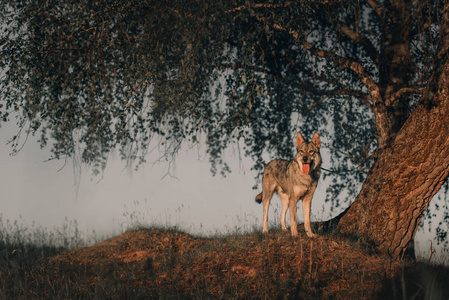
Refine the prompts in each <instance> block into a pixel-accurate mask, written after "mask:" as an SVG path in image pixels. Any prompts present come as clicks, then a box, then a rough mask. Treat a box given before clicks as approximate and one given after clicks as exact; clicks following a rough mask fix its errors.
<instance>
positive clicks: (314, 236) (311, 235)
mask: <svg viewBox="0 0 449 300" xmlns="http://www.w3.org/2000/svg"><path fill="white" fill-rule="evenodd" d="M306 234H307V236H308V237H309V238H316V237H317V235H316V234H313V233H312V232H306Z"/></svg>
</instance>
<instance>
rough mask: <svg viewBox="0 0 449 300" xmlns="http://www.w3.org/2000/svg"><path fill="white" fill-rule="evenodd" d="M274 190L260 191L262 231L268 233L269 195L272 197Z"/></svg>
mask: <svg viewBox="0 0 449 300" xmlns="http://www.w3.org/2000/svg"><path fill="white" fill-rule="evenodd" d="M273 193H274V190H268V191H267V190H264V191H263V192H262V204H263V230H262V232H263V233H268V208H269V207H270V201H271V197H273Z"/></svg>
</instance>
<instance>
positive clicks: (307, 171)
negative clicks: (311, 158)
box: [302, 164, 310, 174]
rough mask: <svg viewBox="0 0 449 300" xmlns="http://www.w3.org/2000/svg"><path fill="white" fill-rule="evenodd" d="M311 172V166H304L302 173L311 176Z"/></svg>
mask: <svg viewBox="0 0 449 300" xmlns="http://www.w3.org/2000/svg"><path fill="white" fill-rule="evenodd" d="M309 171H310V164H303V165H302V172H303V173H304V174H309Z"/></svg>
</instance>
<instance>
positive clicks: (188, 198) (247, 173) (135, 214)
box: [0, 124, 430, 256]
mask: <svg viewBox="0 0 449 300" xmlns="http://www.w3.org/2000/svg"><path fill="white" fill-rule="evenodd" d="M14 130H15V129H14V126H13V125H12V124H3V125H2V127H1V128H0V164H1V171H0V182H1V186H2V192H1V196H0V203H1V212H0V214H1V217H2V221H3V222H5V221H6V220H10V221H15V220H18V221H19V222H20V223H23V224H24V225H26V226H30V225H31V224H32V223H34V226H36V227H37V226H38V227H44V228H47V229H48V230H55V229H57V228H60V227H61V226H62V224H64V222H65V219H68V220H76V221H77V222H78V228H79V230H80V231H81V232H85V233H89V232H92V231H95V232H96V233H97V234H98V235H109V236H110V235H114V234H119V233H121V232H122V231H123V230H125V229H127V228H128V227H129V226H130V225H135V224H136V223H141V224H142V225H153V224H156V225H169V226H174V225H178V226H179V227H180V228H181V229H182V230H185V231H187V232H189V233H193V234H201V235H207V234H211V233H215V232H219V233H224V234H226V233H227V232H234V231H235V230H236V229H237V228H240V229H243V230H250V229H251V228H253V227H254V226H255V227H256V228H258V229H260V230H261V229H262V205H260V204H257V203H256V202H255V201H254V197H255V196H256V194H258V193H259V192H260V191H259V190H253V189H252V187H253V185H254V177H255V173H254V172H253V171H251V170H250V169H251V161H249V160H243V162H242V165H240V164H239V159H238V157H237V155H234V154H233V151H232V149H231V150H229V151H228V153H226V161H227V162H228V164H230V166H231V168H232V171H233V172H232V173H231V174H229V175H228V176H227V177H226V178H222V177H221V176H220V175H217V176H215V177H213V176H212V175H211V173H210V164H209V161H208V158H207V156H206V154H205V148H202V149H201V148H200V149H199V151H198V149H192V150H189V151H185V150H182V149H181V151H180V154H179V156H178V158H177V159H176V165H175V169H174V172H173V175H174V176H175V177H170V176H165V177H164V174H165V173H166V170H167V164H165V163H154V161H156V159H157V153H154V154H150V155H149V157H148V159H147V161H148V163H147V164H145V165H144V166H142V167H141V168H140V170H139V171H131V170H130V169H129V168H125V163H124V162H122V161H120V160H119V158H118V157H117V156H115V157H114V155H111V159H110V161H109V163H108V166H107V168H106V171H105V172H104V174H103V178H102V179H101V180H100V181H99V182H97V181H98V178H94V177H92V174H91V171H90V170H89V169H88V168H87V167H84V168H83V172H82V174H81V182H80V185H79V189H77V188H76V186H75V176H74V173H73V167H72V164H71V163H70V162H69V163H68V164H67V165H66V166H65V167H64V168H62V169H61V167H62V166H63V165H64V162H63V161H50V162H45V161H46V160H47V159H48V158H49V157H50V152H49V149H44V150H41V149H40V148H39V145H38V144H37V143H36V140H37V138H30V139H29V140H28V142H27V144H26V145H25V147H24V148H23V149H22V150H21V152H20V153H19V154H18V155H16V156H10V153H11V149H10V147H9V146H6V142H7V140H8V139H9V138H10V137H11V136H12V135H13V134H14ZM306 139H310V137H307V138H306ZM49 144H50V143H49ZM293 145H294V140H292V147H293ZM321 152H322V155H323V152H324V155H323V160H324V162H323V167H330V166H329V163H328V161H327V159H326V155H325V153H326V149H322V151H321ZM60 169H61V170H60ZM58 170H59V171H58ZM325 190H326V183H325V182H324V181H323V180H321V181H320V183H319V184H318V188H317V191H316V193H315V195H314V198H313V201H312V222H313V221H314V220H317V221H321V220H326V219H328V218H329V217H330V216H329V208H328V206H329V204H326V203H325V202H324V198H325ZM271 203H272V204H271V207H270V211H269V216H270V220H271V221H272V222H274V223H275V224H277V225H276V226H279V215H280V201H279V199H278V198H277V196H274V197H273V200H272V202H271ZM342 209H343V208H342ZM287 219H288V218H287ZM298 220H299V222H301V223H302V220H303V216H302V208H301V205H298ZM287 222H288V220H287ZM417 239H418V240H419V243H420V244H419V245H418V248H423V249H422V250H423V251H424V250H427V249H428V248H429V245H430V243H429V242H428V241H429V237H427V236H425V234H424V233H423V232H418V234H417ZM426 255H427V254H424V255H423V256H426Z"/></svg>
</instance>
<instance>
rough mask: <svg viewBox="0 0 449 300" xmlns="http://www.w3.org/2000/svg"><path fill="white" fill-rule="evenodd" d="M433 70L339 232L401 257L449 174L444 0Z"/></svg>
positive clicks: (448, 8) (448, 40)
mask: <svg viewBox="0 0 449 300" xmlns="http://www.w3.org/2000/svg"><path fill="white" fill-rule="evenodd" d="M440 32H441V36H440V47H439V50H438V54H437V57H436V60H435V73H434V76H433V78H432V79H431V80H430V83H429V86H428V88H427V90H426V92H425V94H424V95H423V97H422V99H421V101H420V103H419V105H418V107H417V108H416V109H415V110H414V111H413V113H412V114H411V116H410V117H409V118H408V119H407V121H406V122H405V124H404V125H403V126H402V128H401V129H400V130H399V132H398V133H397V135H396V137H395V138H394V139H393V140H392V141H391V143H389V144H388V145H387V146H386V147H385V148H384V149H382V150H381V151H380V153H379V155H378V159H377V161H376V163H375V164H374V166H373V167H372V169H371V170H370V172H369V174H368V176H367V178H366V181H365V182H364V184H363V186H362V189H361V192H360V194H359V195H358V196H357V198H356V199H355V201H354V203H353V204H352V205H351V206H350V208H349V209H348V210H347V211H346V213H345V214H344V215H343V216H342V217H341V219H340V221H339V223H338V225H337V229H338V231H339V232H340V233H343V234H346V235H352V236H358V237H361V238H363V239H365V240H366V241H369V242H373V243H374V244H375V245H376V247H377V248H378V250H380V251H381V252H383V253H388V254H389V255H391V256H392V257H393V258H399V257H401V255H402V254H403V253H404V250H405V248H406V246H407V243H408V242H409V241H410V240H411V239H413V237H414V236H415V233H416V230H417V228H418V225H419V222H420V220H421V216H422V213H423V212H424V210H425V209H426V208H427V206H428V204H429V202H430V200H431V199H432V197H433V196H434V195H435V194H436V193H437V192H438V190H439V189H440V187H441V185H442V184H443V183H444V181H445V180H446V179H447V177H448V174H449V60H448V50H449V1H448V0H446V1H445V2H444V9H443V18H442V24H441V29H440Z"/></svg>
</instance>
